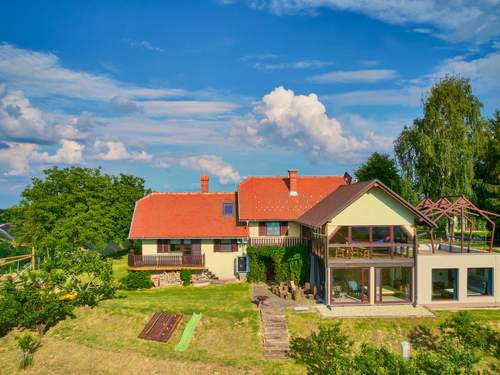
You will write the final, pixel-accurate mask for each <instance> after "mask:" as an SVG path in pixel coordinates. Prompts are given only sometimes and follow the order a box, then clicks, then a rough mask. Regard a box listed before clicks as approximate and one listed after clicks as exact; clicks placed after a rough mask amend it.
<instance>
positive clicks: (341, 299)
mask: <svg viewBox="0 0 500 375" xmlns="http://www.w3.org/2000/svg"><path fill="white" fill-rule="evenodd" d="M331 275H332V276H331V301H332V303H333V304H363V303H370V269H369V268H332V269H331Z"/></svg>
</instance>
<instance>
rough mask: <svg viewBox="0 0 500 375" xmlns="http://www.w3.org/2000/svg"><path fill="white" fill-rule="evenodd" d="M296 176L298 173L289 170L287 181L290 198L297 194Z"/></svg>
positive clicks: (294, 170)
mask: <svg viewBox="0 0 500 375" xmlns="http://www.w3.org/2000/svg"><path fill="white" fill-rule="evenodd" d="M297 174H298V171H297V170H296V169H289V170H288V181H289V187H290V195H291V196H296V195H298V194H299V193H298V192H297Z"/></svg>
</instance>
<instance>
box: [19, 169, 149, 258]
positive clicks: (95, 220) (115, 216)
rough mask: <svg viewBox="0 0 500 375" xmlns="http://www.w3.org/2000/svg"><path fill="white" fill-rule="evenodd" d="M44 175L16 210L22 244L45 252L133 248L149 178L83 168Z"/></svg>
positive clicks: (26, 190)
mask: <svg viewBox="0 0 500 375" xmlns="http://www.w3.org/2000/svg"><path fill="white" fill-rule="evenodd" d="M44 174H45V176H44V178H43V179H39V178H33V179H32V184H31V186H28V187H27V188H26V189H25V190H24V191H23V192H22V200H21V201H20V203H19V204H18V205H17V206H16V207H14V208H12V209H11V219H12V220H11V221H12V224H13V231H14V233H15V234H16V239H17V240H18V241H20V242H28V243H33V244H35V246H36V248H37V249H38V250H42V251H47V250H49V249H55V250H61V249H63V250H66V249H71V250H73V249H78V248H86V249H91V250H98V251H105V250H106V249H107V248H109V247H110V245H112V244H115V245H118V246H127V244H128V243H127V242H126V238H127V234H128V229H129V225H130V221H131V218H132V213H133V210H134V204H135V202H136V201H137V200H138V199H139V198H141V197H143V196H144V195H145V194H147V193H148V190H146V189H145V188H144V180H143V179H141V178H138V177H134V176H129V175H124V174H121V175H119V176H111V175H107V174H102V173H101V170H100V169H99V168H96V169H91V168H81V167H71V168H64V169H59V168H57V167H54V168H50V169H47V170H45V171H44Z"/></svg>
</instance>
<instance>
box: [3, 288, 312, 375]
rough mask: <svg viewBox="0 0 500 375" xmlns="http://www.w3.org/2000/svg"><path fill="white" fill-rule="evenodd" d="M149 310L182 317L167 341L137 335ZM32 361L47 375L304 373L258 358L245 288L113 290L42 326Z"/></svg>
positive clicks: (11, 344) (11, 360) (10, 342)
mask: <svg viewBox="0 0 500 375" xmlns="http://www.w3.org/2000/svg"><path fill="white" fill-rule="evenodd" d="M155 311H170V312H176V313H181V314H184V315H185V318H184V320H183V322H182V323H181V325H180V327H179V328H178V329H177V330H176V332H175V333H174V335H173V336H172V338H171V339H170V341H169V342H168V343H159V342H153V341H145V340H140V339H138V338H137V335H138V334H139V332H140V331H141V330H142V328H143V327H144V325H145V324H146V323H147V321H148V319H149V317H150V316H151V314H152V313H153V312H155ZM193 312H201V313H202V314H203V319H202V322H201V324H200V325H199V326H198V328H197V329H196V332H195V335H194V339H193V340H192V341H191V344H190V347H189V349H188V350H186V351H185V352H181V353H179V352H175V351H174V350H173V349H174V346H175V345H176V344H177V342H178V341H179V339H180V336H181V333H182V330H183V328H184V325H185V324H186V323H187V321H188V320H189V317H190V315H191V314H192V313H193ZM16 335H18V333H16V332H13V333H10V334H9V335H7V336H6V337H3V338H0V346H1V349H0V369H2V370H0V373H2V372H3V371H6V372H7V373H11V372H14V370H15V369H16V355H17V353H16V350H15V341H14V337H15V336H16ZM82 358H87V361H84V360H83V359H82ZM95 358H99V361H95ZM68 361H69V362H68ZM73 362H74V363H73ZM35 363H36V371H34V370H35V367H34V368H33V369H32V371H33V372H36V373H54V374H57V373H67V372H68V369H70V370H69V372H90V371H92V372H94V373H117V372H124V371H125V372H131V373H134V372H135V373H137V372H154V371H158V369H159V371H160V372H165V369H169V370H168V371H167V373H186V374H187V373H193V371H194V370H195V369H198V370H199V371H196V372H202V371H203V372H206V373H221V374H225V373H228V374H237V373H249V374H253V373H269V374H273V373H275V374H281V373H304V369H303V368H302V367H301V366H298V365H295V364H294V363H293V362H292V361H278V362H270V361H266V360H265V359H264V358H263V355H262V346H261V339H260V336H259V318H258V314H257V311H256V310H255V309H254V308H253V307H252V304H251V298H250V286H249V285H248V284H246V283H233V284H227V285H222V286H207V287H202V288H195V287H187V288H185V287H172V288H161V289H150V290H142V291H133V292H124V291H121V292H119V294H118V298H116V299H113V300H108V301H103V302H101V303H100V304H99V305H98V306H97V307H95V308H92V309H91V308H80V309H78V310H77V311H76V317H75V318H74V319H67V320H65V321H62V322H60V323H59V324H57V326H55V327H53V328H52V329H50V330H49V332H48V333H47V334H46V335H45V337H44V339H43V345H42V347H41V348H40V350H39V351H38V352H37V353H36V355H35ZM146 369H149V370H147V371H146ZM162 369H163V370H162Z"/></svg>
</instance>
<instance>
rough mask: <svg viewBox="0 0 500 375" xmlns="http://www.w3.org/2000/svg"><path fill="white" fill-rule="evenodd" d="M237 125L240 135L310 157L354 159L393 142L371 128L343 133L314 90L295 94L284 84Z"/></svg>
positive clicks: (338, 123)
mask: <svg viewBox="0 0 500 375" xmlns="http://www.w3.org/2000/svg"><path fill="white" fill-rule="evenodd" d="M238 129H239V130H238V132H239V135H240V136H241V135H242V134H241V133H243V136H245V137H246V138H247V139H249V140H253V141H254V142H255V143H256V144H261V145H262V144H265V143H274V144H279V145H281V146H285V147H290V148H294V149H299V150H303V151H305V152H306V153H307V154H309V156H310V157H311V158H313V159H320V158H325V157H326V158H336V159H337V160H339V161H343V162H346V161H356V160H358V159H359V158H361V157H364V156H365V155H366V154H367V153H369V152H372V151H374V150H387V149H390V147H391V146H392V139H391V138H388V137H383V136H379V135H376V134H374V133H373V132H370V131H367V132H365V134H364V137H363V138H362V139H358V138H356V137H352V136H348V135H346V134H344V130H343V128H342V125H341V124H340V122H339V121H338V120H337V119H335V118H333V117H328V115H327V113H326V108H325V106H324V105H323V103H321V102H320V101H319V99H318V96H317V95H316V94H309V95H295V93H294V92H293V91H292V90H287V89H285V88H283V87H277V88H275V89H274V90H273V91H271V92H270V93H269V94H267V95H265V96H264V97H263V98H262V101H261V102H260V103H259V104H258V105H257V106H256V107H255V108H254V111H253V112H252V113H250V114H248V115H247V116H245V117H244V118H243V119H241V120H240V121H239V128H238ZM236 134H237V133H235V132H233V135H236Z"/></svg>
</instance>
